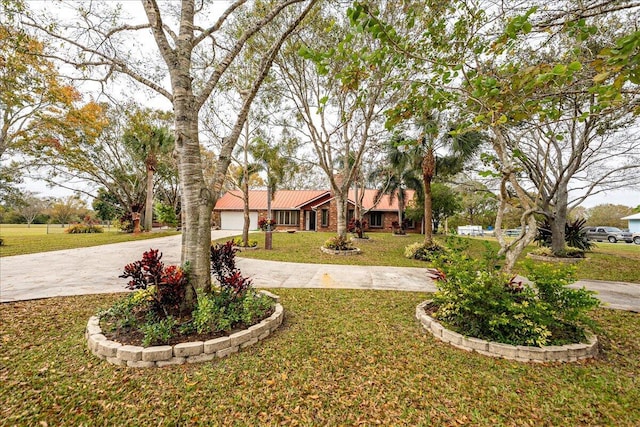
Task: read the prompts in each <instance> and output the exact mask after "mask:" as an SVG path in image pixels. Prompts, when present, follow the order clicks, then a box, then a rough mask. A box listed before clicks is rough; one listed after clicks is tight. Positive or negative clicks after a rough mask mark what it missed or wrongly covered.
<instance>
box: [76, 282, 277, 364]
mask: <svg viewBox="0 0 640 427" xmlns="http://www.w3.org/2000/svg"><path fill="white" fill-rule="evenodd" d="M260 293H262V294H264V295H266V296H268V297H271V298H273V299H274V300H275V302H276V305H275V311H274V312H273V314H272V315H271V316H270V317H268V318H266V319H264V320H263V321H261V322H260V323H257V324H255V325H253V326H250V327H249V328H248V329H244V330H242V331H239V332H236V333H234V334H231V335H229V336H226V337H220V338H215V339H212V340H208V341H204V342H203V341H194V342H185V343H180V344H176V345H173V346H170V345H163V346H154V347H146V348H145V347H139V346H133V345H122V344H121V343H119V342H116V341H110V340H108V339H107V338H106V337H105V336H104V335H103V334H102V330H101V329H100V319H99V318H98V317H97V316H92V317H90V318H89V321H88V322H87V328H86V330H85V339H86V340H87V346H88V347H89V350H90V351H91V353H93V354H94V355H96V356H97V357H99V358H100V359H103V360H106V361H107V362H109V363H111V364H113V365H118V366H128V367H130V368H153V367H159V368H161V367H163V366H169V365H182V364H184V363H199V362H207V361H210V360H213V359H215V358H222V357H225V356H228V355H230V354H232V353H236V352H238V351H239V350H240V349H243V348H246V347H249V346H250V345H253V344H255V343H257V342H258V341H261V340H263V339H265V338H266V337H268V336H269V335H270V334H271V333H272V332H273V331H275V330H276V329H278V327H279V326H280V325H281V324H282V320H283V318H284V308H283V307H282V304H280V302H279V300H280V297H279V296H277V295H274V294H272V293H271V292H269V291H263V290H261V291H260Z"/></svg>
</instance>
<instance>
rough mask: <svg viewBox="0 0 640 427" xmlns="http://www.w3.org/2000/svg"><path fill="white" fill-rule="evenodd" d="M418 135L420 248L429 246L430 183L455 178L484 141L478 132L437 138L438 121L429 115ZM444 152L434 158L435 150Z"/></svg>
mask: <svg viewBox="0 0 640 427" xmlns="http://www.w3.org/2000/svg"><path fill="white" fill-rule="evenodd" d="M419 126H420V128H421V135H420V138H419V140H418V144H417V147H418V148H419V153H420V154H419V155H420V157H421V159H420V166H421V173H422V182H423V197H424V223H425V230H424V246H426V247H428V246H432V245H433V225H432V224H433V209H432V197H431V182H432V181H433V179H434V178H435V176H436V173H438V176H439V177H440V178H442V177H445V176H451V175H455V174H456V173H459V172H460V171H462V168H463V167H464V164H465V163H466V162H467V161H469V160H470V159H471V158H472V157H473V156H474V155H475V154H476V153H477V151H478V150H479V148H480V146H481V145H482V143H483V142H484V141H485V137H484V135H483V134H482V133H480V132H475V131H470V132H466V133H462V134H458V133H456V132H455V131H453V130H450V131H449V132H447V133H446V134H445V135H444V136H443V137H439V135H440V126H439V123H438V120H437V118H436V117H435V116H433V115H427V116H426V117H425V118H424V119H423V120H422V121H421V122H420V123H419ZM438 148H446V149H448V154H447V155H446V156H442V157H440V158H436V154H435V153H436V149H438Z"/></svg>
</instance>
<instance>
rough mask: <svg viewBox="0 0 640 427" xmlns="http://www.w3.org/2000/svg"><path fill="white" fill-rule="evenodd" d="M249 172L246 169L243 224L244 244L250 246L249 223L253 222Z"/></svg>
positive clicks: (243, 191) (243, 194)
mask: <svg viewBox="0 0 640 427" xmlns="http://www.w3.org/2000/svg"><path fill="white" fill-rule="evenodd" d="M248 175H249V174H248V173H247V168H246V167H245V169H244V179H243V181H242V202H243V213H244V223H243V224H242V244H243V245H244V246H249V223H250V222H251V216H250V215H249V176H248Z"/></svg>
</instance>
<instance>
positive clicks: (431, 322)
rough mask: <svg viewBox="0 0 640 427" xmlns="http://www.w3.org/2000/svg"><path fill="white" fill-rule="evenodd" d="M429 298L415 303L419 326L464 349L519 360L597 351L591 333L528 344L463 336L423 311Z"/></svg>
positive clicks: (578, 356) (570, 357)
mask: <svg viewBox="0 0 640 427" xmlns="http://www.w3.org/2000/svg"><path fill="white" fill-rule="evenodd" d="M429 304H431V300H427V301H424V302H423V303H421V304H418V306H417V307H416V318H417V319H418V321H419V322H420V324H421V325H422V327H423V328H424V329H425V330H426V331H427V332H430V333H431V334H432V335H433V336H434V337H436V338H437V339H439V340H440V341H444V342H446V343H449V344H451V345H452V346H454V347H457V348H460V349H462V350H465V351H475V352H477V353H480V354H482V355H485V356H491V357H498V358H503V359H509V360H516V361H519V362H538V363H542V362H575V361H577V360H582V359H590V358H593V357H596V356H597V354H598V338H597V337H596V336H595V335H593V334H591V335H589V336H588V340H589V342H588V343H587V344H569V345H563V346H545V347H529V346H524V345H518V346H516V345H510V344H501V343H496V342H491V341H484V340H481V339H478V338H471V337H465V336H464V335H462V334H459V333H457V332H453V331H450V330H449V329H446V328H445V327H444V326H442V325H441V324H440V323H438V322H437V321H436V320H435V319H434V318H433V317H431V316H429V315H428V314H427V313H426V312H425V307H427V306H428V305H429Z"/></svg>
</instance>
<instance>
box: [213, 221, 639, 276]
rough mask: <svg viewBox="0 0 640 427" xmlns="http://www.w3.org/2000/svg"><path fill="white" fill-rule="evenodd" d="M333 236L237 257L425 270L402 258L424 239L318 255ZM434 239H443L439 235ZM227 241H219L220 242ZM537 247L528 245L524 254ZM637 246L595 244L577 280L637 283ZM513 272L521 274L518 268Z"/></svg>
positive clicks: (381, 236) (294, 237)
mask: <svg viewBox="0 0 640 427" xmlns="http://www.w3.org/2000/svg"><path fill="white" fill-rule="evenodd" d="M333 235H334V233H293V234H290V233H274V234H273V250H271V251H267V250H264V249H261V250H257V251H246V252H241V253H240V254H239V256H241V257H246V258H257V259H266V260H273V261H290V262H303V263H312V264H341V265H389V266H398V267H426V266H427V264H426V263H424V262H421V261H416V260H410V259H407V258H405V257H404V248H405V247H406V246H408V245H409V244H411V243H413V242H420V241H422V240H423V238H424V236H421V235H409V236H407V237H395V236H393V235H392V234H391V233H370V234H369V236H370V237H371V240H372V241H371V242H367V243H357V244H356V246H358V247H359V248H361V249H362V254H361V255H357V256H347V257H343V256H334V255H327V254H324V253H322V252H320V250H319V247H320V246H322V244H323V243H324V242H325V241H326V240H327V239H328V238H329V237H332V236H333ZM250 238H251V239H255V240H257V241H258V245H259V246H260V247H262V248H264V233H252V234H251V235H250ZM436 239H438V240H442V236H437V237H436ZM464 239H465V240H467V241H468V242H469V248H468V250H467V251H468V253H469V254H470V255H471V256H473V257H476V258H478V257H482V256H483V254H484V253H485V252H486V249H485V246H484V242H488V243H489V244H490V245H491V246H492V247H493V248H494V249H496V250H497V249H498V243H497V241H496V240H495V239H491V238H477V237H474V238H464ZM225 240H227V239H221V240H219V241H220V242H222V241H225ZM536 247H537V246H534V245H531V246H529V247H528V248H527V249H526V251H525V253H524V254H523V256H522V257H521V258H520V260H524V259H525V255H526V253H528V252H529V251H532V250H534V249H535V248H536ZM638 264H640V245H634V244H626V243H616V244H612V243H598V244H597V245H596V247H595V248H594V250H593V251H592V252H590V253H589V254H588V255H587V259H586V260H583V261H580V262H579V263H578V264H576V268H577V273H576V274H577V277H578V278H579V279H593V280H612V281H619V282H630V283H640V268H638ZM516 271H518V272H522V270H521V269H520V268H516Z"/></svg>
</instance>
